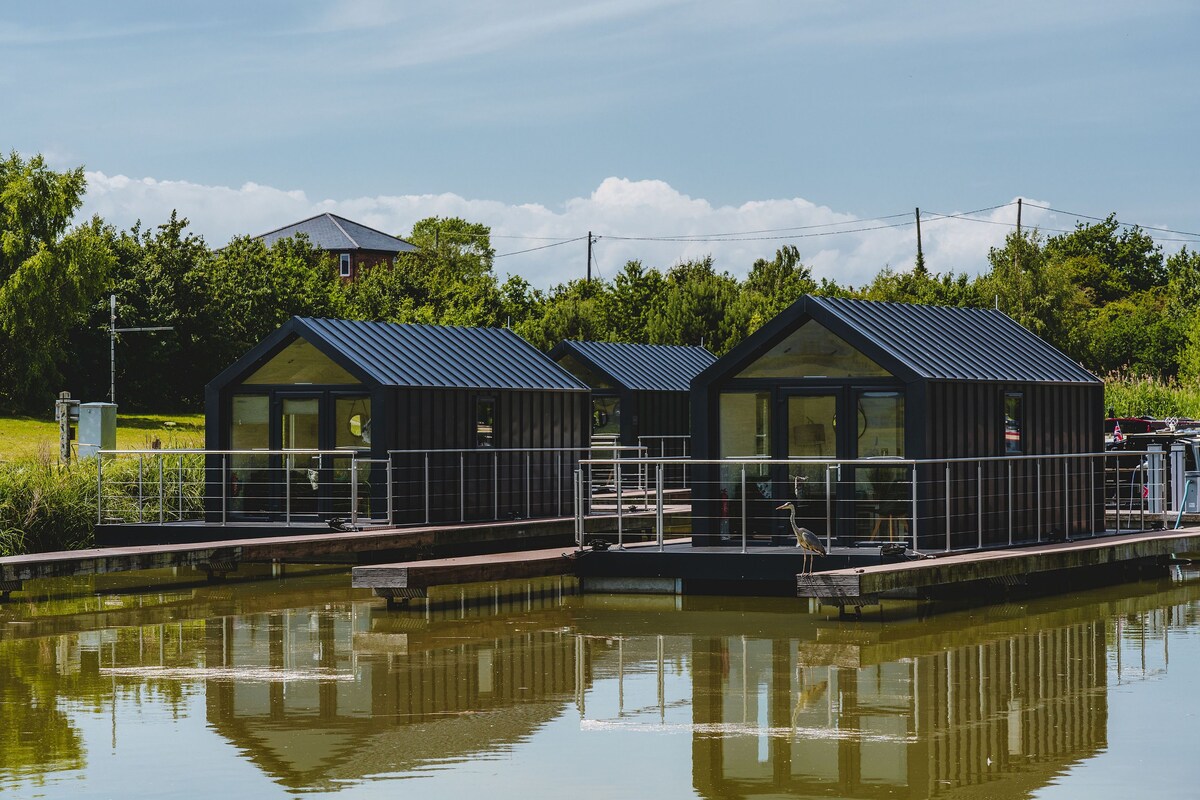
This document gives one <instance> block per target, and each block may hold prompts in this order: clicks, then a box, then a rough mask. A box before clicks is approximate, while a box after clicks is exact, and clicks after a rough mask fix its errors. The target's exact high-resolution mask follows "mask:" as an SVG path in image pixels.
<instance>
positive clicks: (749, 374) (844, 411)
mask: <svg viewBox="0 0 1200 800" xmlns="http://www.w3.org/2000/svg"><path fill="white" fill-rule="evenodd" d="M1103 391H1104V390H1103V384H1102V383H1101V382H1100V381H1099V380H1097V379H1096V378H1095V377H1094V376H1093V375H1091V374H1090V373H1088V372H1087V371H1086V370H1084V369H1083V368H1081V367H1080V366H1079V365H1078V364H1076V363H1075V362H1073V361H1072V360H1071V359H1070V358H1068V357H1067V356H1065V355H1064V354H1062V353H1061V352H1060V351H1058V350H1057V349H1055V348H1054V347H1052V346H1051V345H1049V344H1047V343H1046V342H1045V341H1043V340H1041V339H1040V338H1038V337H1037V336H1035V335H1034V334H1032V333H1030V332H1029V331H1028V330H1026V329H1025V328H1023V327H1021V326H1020V325H1019V324H1017V323H1016V322H1015V321H1013V320H1012V319H1011V318H1009V317H1007V316H1005V315H1004V314H1003V313H1001V312H999V311H995V310H990V309H971V308H948V307H934V306H920V305H907V304H900V303H880V302H869V301H862V300H844V299H834V298H823V297H813V296H806V297H803V298H801V299H800V300H798V301H797V302H796V303H794V304H793V305H792V306H790V307H789V308H787V309H786V310H785V311H783V312H782V313H781V314H779V316H777V317H776V318H775V319H774V320H772V321H771V322H769V323H767V324H766V325H765V326H763V327H762V328H761V329H759V330H758V331H756V332H755V333H754V334H752V335H751V336H749V337H747V338H746V339H745V340H744V341H742V342H741V343H740V344H739V345H738V346H737V347H735V348H734V349H733V350H732V351H730V352H729V353H728V354H727V355H726V356H724V357H723V358H721V359H719V360H718V361H717V362H716V363H714V364H713V365H712V366H710V367H709V368H707V369H706V370H704V371H703V372H702V373H700V375H698V376H697V377H696V379H695V380H694V381H693V382H692V419H693V421H694V422H693V430H692V445H693V453H694V456H695V458H697V459H747V460H748V461H746V462H744V463H745V470H746V472H745V474H744V473H743V465H742V464H734V463H732V462H731V464H730V465H729V466H724V465H721V466H715V465H707V466H697V467H696V468H695V470H696V471H695V474H696V480H695V483H694V486H693V494H694V500H695V507H694V509H695V510H694V514H695V517H694V523H693V530H694V534H695V535H694V537H693V543H695V544H698V545H711V544H721V543H726V544H728V543H731V542H730V541H728V540H735V541H740V538H741V536H740V534H741V533H743V531H742V519H743V518H744V519H745V520H746V523H745V527H746V529H747V530H746V531H745V533H746V534H747V536H749V537H754V536H757V537H770V536H773V535H778V534H783V533H786V531H787V529H786V525H787V521H786V518H784V517H783V514H782V513H781V512H780V511H778V510H777V508H778V506H779V505H780V504H782V503H784V502H788V501H791V502H793V504H794V505H795V507H796V509H797V518H798V523H799V524H801V525H804V526H805V527H808V528H810V529H811V530H813V531H814V532H816V533H817V534H818V535H819V536H820V537H821V538H822V539H826V538H828V539H829V540H830V541H832V542H834V543H835V544H837V543H842V544H860V543H865V542H878V541H896V540H898V541H903V542H908V543H910V544H916V545H917V546H919V547H922V548H929V549H935V548H936V549H939V550H940V549H964V548H968V547H977V546H983V547H986V546H996V545H1001V544H1008V543H1010V542H1019V541H1033V540H1040V539H1045V538H1052V537H1054V536H1060V537H1065V536H1070V535H1072V534H1074V533H1078V532H1081V531H1084V530H1086V531H1087V532H1088V533H1090V532H1091V531H1093V530H1095V529H1096V527H1095V525H1096V523H1097V522H1100V523H1102V522H1103V494H1104V493H1103V477H1102V471H1101V470H1096V469H1094V468H1093V467H1092V466H1091V465H1090V462H1088V461H1087V460H1085V459H1080V458H1076V459H1071V458H1067V456H1071V455H1074V454H1091V453H1100V452H1101V451H1102V450H1103V431H1104V428H1103V421H1104V409H1103ZM1057 457H1061V458H1057ZM754 459H758V460H762V461H764V462H765V461H767V460H779V459H784V460H793V461H794V463H791V464H778V463H777V464H766V463H764V464H762V465H761V466H756V465H755V464H754V463H753V460H754ZM959 459H961V460H959ZM839 461H849V462H853V463H850V464H838V463H836V462H839ZM890 462H895V463H890ZM913 462H915V464H914V463H913ZM743 487H744V488H743ZM743 497H745V498H746V500H745V505H746V511H745V514H744V516H743V512H742V505H743V503H742V498H743ZM914 526H916V532H917V534H918V537H917V538H914V536H913V533H914ZM1100 528H1103V525H1102V524H1100Z"/></svg>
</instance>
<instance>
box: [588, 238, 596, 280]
mask: <svg viewBox="0 0 1200 800" xmlns="http://www.w3.org/2000/svg"><path fill="white" fill-rule="evenodd" d="M593 241H594V239H593V237H592V232H591V231H588V270H587V282H588V283H591V282H592V242H593Z"/></svg>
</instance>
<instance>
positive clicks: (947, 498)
mask: <svg viewBox="0 0 1200 800" xmlns="http://www.w3.org/2000/svg"><path fill="white" fill-rule="evenodd" d="M946 552H947V553H949V552H950V462H949V461H947V462H946Z"/></svg>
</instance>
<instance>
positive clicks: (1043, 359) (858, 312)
mask: <svg viewBox="0 0 1200 800" xmlns="http://www.w3.org/2000/svg"><path fill="white" fill-rule="evenodd" d="M805 300H806V301H807V302H808V303H811V304H812V305H814V306H816V307H818V308H820V309H824V310H825V311H827V312H828V313H829V314H830V315H832V316H833V317H835V318H836V319H838V320H840V321H842V322H843V323H845V324H846V325H847V326H849V327H850V328H852V329H854V330H855V331H857V332H858V333H859V334H860V335H861V336H864V337H866V338H867V339H868V340H870V341H871V342H872V343H874V344H875V345H876V346H878V347H879V348H881V349H882V350H884V351H885V352H886V353H888V354H889V355H891V356H892V357H893V358H895V359H897V360H898V361H900V362H902V363H903V364H904V365H905V366H907V367H908V368H909V369H911V370H912V371H913V372H914V373H915V374H916V375H918V376H920V377H924V378H928V379H932V380H975V381H1030V382H1040V383H1095V382H1096V381H1097V378H1096V377H1095V376H1094V375H1092V374H1091V373H1090V372H1088V371H1087V370H1085V369H1084V368H1083V367H1081V366H1079V365H1078V364H1076V363H1075V362H1074V361H1072V360H1071V359H1070V358H1068V357H1067V356H1066V355H1065V354H1063V353H1062V352H1061V351H1060V350H1058V349H1057V348H1055V347H1053V346H1052V345H1050V344H1049V343H1048V342H1046V341H1044V340H1043V339H1041V338H1039V337H1038V336H1036V335H1035V334H1033V333H1031V332H1030V331H1028V330H1026V329H1025V328H1024V327H1022V326H1021V325H1020V324H1018V323H1017V322H1016V321H1015V320H1013V319H1012V318H1010V317H1008V316H1007V315H1005V314H1004V313H1003V312H1001V311H997V310H993V309H981V308H954V307H948V306H924V305H910V304H907V303H881V302H874V301H868V300H845V299H839V298H828V297H807V298H805ZM818 316H819V315H817V314H814V318H816V317H818ZM868 355H869V354H868Z"/></svg>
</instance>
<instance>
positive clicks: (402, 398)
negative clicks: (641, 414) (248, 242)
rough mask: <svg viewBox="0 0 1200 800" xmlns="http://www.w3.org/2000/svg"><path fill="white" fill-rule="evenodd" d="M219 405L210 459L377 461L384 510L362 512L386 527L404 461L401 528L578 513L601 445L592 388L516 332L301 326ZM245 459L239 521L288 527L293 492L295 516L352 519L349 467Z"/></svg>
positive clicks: (213, 477)
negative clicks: (578, 466)
mask: <svg viewBox="0 0 1200 800" xmlns="http://www.w3.org/2000/svg"><path fill="white" fill-rule="evenodd" d="M205 404H206V413H207V424H206V432H205V444H206V447H207V448H208V449H209V450H238V451H245V450H265V449H271V450H279V449H285V448H287V449H320V450H337V451H347V452H348V453H349V452H354V453H356V454H357V455H358V456H359V457H360V458H362V457H367V456H369V457H370V458H371V459H377V461H376V462H375V463H374V464H372V465H371V466H370V467H369V468H367V467H363V470H364V471H367V472H368V473H369V483H370V492H364V491H360V493H359V497H360V504H362V503H367V504H368V505H369V508H360V513H364V514H365V513H369V514H370V515H371V516H374V517H376V518H378V517H379V515H380V514H381V513H382V511H383V508H384V504H383V503H382V501H381V497H382V496H384V495H385V489H386V467H385V466H384V462H385V461H390V463H391V465H392V467H393V495H394V498H395V501H394V505H393V518H392V521H394V522H398V523H405V522H424V521H426V518H427V516H428V520H429V521H430V522H439V521H454V520H459V519H466V520H482V519H492V518H493V517H494V515H498V516H499V517H501V518H511V517H525V516H547V515H552V514H557V513H558V512H559V511H560V510H561V508H563V507H564V504H565V507H567V508H569V506H570V500H571V497H572V494H571V474H572V470H573V468H574V464H575V462H576V461H577V460H578V458H579V457H580V455H581V453H582V451H583V449H584V448H586V447H587V444H588V412H589V409H588V390H587V387H586V386H584V385H583V384H581V383H579V382H578V381H577V380H575V379H574V378H573V377H572V376H571V375H570V374H568V373H567V372H565V371H564V370H562V369H560V368H559V367H558V365H556V364H555V363H554V362H553V361H551V360H550V359H549V358H547V357H546V356H545V355H544V354H543V353H541V352H539V351H538V350H537V349H536V348H534V347H533V346H531V345H530V344H528V343H527V342H525V341H524V340H523V339H521V338H520V337H519V336H517V335H516V334H514V333H513V332H511V331H509V330H505V329H500V328H462V327H442V326H433V325H396V324H388V323H378V322H361V321H348V320H332V319H310V318H302V317H295V318H293V319H291V320H289V321H288V322H287V323H285V324H284V325H283V326H282V327H281V328H279V329H278V330H277V331H275V332H274V333H273V334H271V335H270V336H268V337H267V338H266V339H265V340H263V341H262V342H260V343H259V344H258V345H257V346H255V347H254V348H253V349H251V350H250V351H249V352H248V353H246V355H244V356H243V357H242V358H241V359H239V360H238V361H237V362H236V363H235V364H233V365H232V366H230V367H229V368H228V369H226V370H225V371H224V372H222V373H221V374H220V375H218V376H217V377H216V378H215V379H214V380H213V381H212V382H211V383H210V384H209V385H208V387H207V389H206V394H205ZM511 448H521V449H532V448H540V449H545V450H549V449H550V448H562V449H564V450H565V451H564V452H542V453H536V454H532V455H530V454H526V453H510V452H504V451H505V450H508V449H511ZM408 451H455V452H430V453H428V454H426V453H424V452H421V453H411V452H408ZM229 458H230V463H229V464H228V467H227V473H228V474H227V475H226V476H225V478H224V480H225V481H226V484H227V486H226V489H227V493H226V494H227V497H228V503H227V506H226V509H225V510H226V513H227V514H229V515H230V516H231V517H232V518H234V519H237V518H241V519H264V518H266V519H270V518H277V517H278V516H280V515H281V514H282V513H283V502H284V497H283V496H282V495H283V493H284V487H287V488H288V489H289V490H290V493H289V494H287V501H288V502H290V504H291V505H290V509H291V514H292V516H293V517H296V516H301V517H302V516H304V515H306V514H307V515H312V516H314V517H318V518H319V517H323V516H329V515H335V514H345V513H346V511H348V508H349V507H348V503H349V493H348V491H347V489H346V485H347V482H348V480H349V478H348V473H347V470H348V464H349V459H346V458H339V457H338V456H325V457H322V459H321V460H320V461H316V460H313V463H312V464H311V465H310V464H308V463H304V464H297V463H292V464H288V463H285V462H284V461H283V460H282V459H281V458H280V457H279V456H265V455H264V456H258V455H241V456H230V457H229ZM210 466H211V465H210ZM310 466H311V467H312V468H311V469H310ZM209 473H210V478H209V480H210V486H209V490H208V492H207V493H208V495H209V497H210V498H214V497H217V498H219V497H220V496H221V494H222V492H221V480H222V478H221V476H220V470H219V469H217V470H213V469H210V471H209ZM362 480H364V478H363V477H362V475H361V474H360V481H362ZM427 481H428V484H429V491H428V493H427V492H426V482H427ZM460 489H461V490H462V491H461V492H460ZM367 495H371V497H370V502H369V503H368V501H367V500H366V499H365V496H367ZM213 510H216V509H210V511H213Z"/></svg>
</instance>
